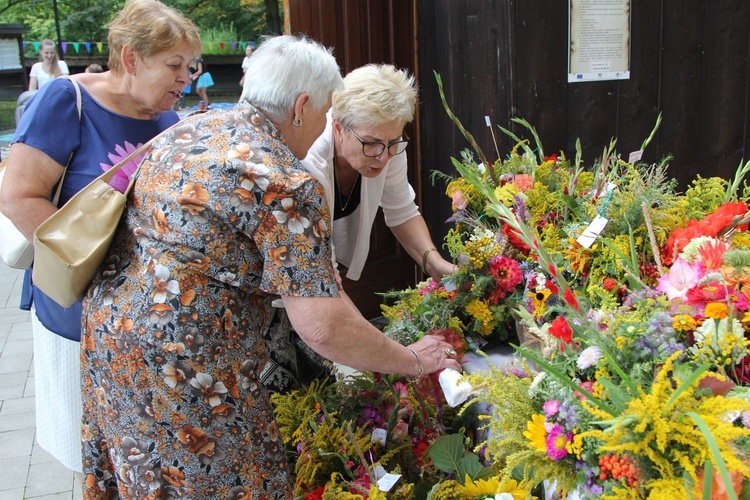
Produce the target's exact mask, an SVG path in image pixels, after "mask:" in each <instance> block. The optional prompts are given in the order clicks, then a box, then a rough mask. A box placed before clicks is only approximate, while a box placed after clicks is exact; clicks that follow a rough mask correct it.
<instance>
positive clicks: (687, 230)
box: [662, 201, 748, 265]
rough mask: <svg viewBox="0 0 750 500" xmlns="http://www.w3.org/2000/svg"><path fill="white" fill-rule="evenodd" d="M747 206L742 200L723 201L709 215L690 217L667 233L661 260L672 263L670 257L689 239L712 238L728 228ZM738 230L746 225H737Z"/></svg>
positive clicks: (741, 229) (745, 210) (745, 227)
mask: <svg viewBox="0 0 750 500" xmlns="http://www.w3.org/2000/svg"><path fill="white" fill-rule="evenodd" d="M747 210H748V206H747V204H745V203H744V202H741V201H735V202H729V203H724V204H723V205H722V206H720V207H719V208H717V209H716V211H715V212H714V213H712V214H710V215H707V216H705V217H704V218H703V219H702V220H700V221H697V220H695V219H691V220H690V221H689V222H688V225H687V227H684V228H679V227H678V228H677V229H675V230H674V231H672V234H670V235H669V239H667V243H666V245H665V246H664V250H663V252H662V253H663V261H664V263H665V264H666V265H670V264H672V259H673V257H674V256H675V255H678V254H679V253H680V252H682V250H683V249H684V248H685V245H687V244H688V243H689V242H690V240H692V239H693V238H697V237H698V236H710V237H712V238H714V237H716V236H718V234H719V233H720V232H721V231H723V230H724V229H726V228H728V227H729V226H730V225H731V224H732V223H733V222H734V220H735V218H736V217H741V216H743V215H745V214H746V213H747ZM737 229H738V230H740V231H746V230H747V225H746V224H743V225H741V226H737Z"/></svg>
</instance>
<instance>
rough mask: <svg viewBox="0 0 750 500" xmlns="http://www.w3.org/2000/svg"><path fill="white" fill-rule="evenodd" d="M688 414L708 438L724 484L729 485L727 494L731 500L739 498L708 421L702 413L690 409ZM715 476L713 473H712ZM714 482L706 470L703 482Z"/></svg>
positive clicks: (715, 463)
mask: <svg viewBox="0 0 750 500" xmlns="http://www.w3.org/2000/svg"><path fill="white" fill-rule="evenodd" d="M686 415H687V416H688V417H690V418H692V419H693V422H695V425H697V426H698V428H699V429H700V431H701V432H702V433H703V437H704V438H705V439H706V444H708V449H709V450H710V451H711V456H713V457H714V465H716V468H717V469H719V474H721V478H722V479H723V480H724V484H725V485H727V496H728V497H729V500H737V495H736V493H735V492H734V488H733V487H732V480H731V478H730V477H729V471H728V470H727V464H726V463H724V458H722V456H721V451H720V450H719V446H718V445H717V444H716V439H714V435H713V434H711V429H709V427H708V425H707V424H706V422H704V421H703V419H702V418H701V416H700V415H698V414H697V413H695V412H693V411H689V412H687V413H686ZM711 477H713V474H712V475H711ZM708 481H711V482H713V480H712V479H707V478H706V477H705V472H704V476H703V482H704V483H705V482H708Z"/></svg>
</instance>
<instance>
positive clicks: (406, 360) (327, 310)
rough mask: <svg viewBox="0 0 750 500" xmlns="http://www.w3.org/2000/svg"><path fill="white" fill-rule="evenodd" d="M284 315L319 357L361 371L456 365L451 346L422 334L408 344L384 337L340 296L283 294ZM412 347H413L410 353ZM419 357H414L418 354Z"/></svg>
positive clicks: (405, 370)
mask: <svg viewBox="0 0 750 500" xmlns="http://www.w3.org/2000/svg"><path fill="white" fill-rule="evenodd" d="M282 299H283V300H284V307H286V310H287V314H288V315H289V320H290V321H291V323H292V326H294V329H295V331H296V332H297V333H298V334H299V336H300V337H301V338H302V340H304V341H305V343H307V345H309V346H310V347H311V348H312V349H313V350H314V351H315V352H317V353H318V354H320V355H321V356H323V357H325V358H327V359H329V360H331V361H334V362H336V363H341V364H343V365H346V366H349V367H351V368H354V369H355V370H360V371H378V372H381V373H401V374H405V375H418V374H419V372H420V364H421V366H422V374H423V375H426V374H428V373H432V372H435V371H437V370H440V369H443V368H453V369H455V370H459V371H460V370H461V364H460V363H459V362H458V361H457V360H456V359H455V358H454V357H451V356H449V354H448V353H449V349H450V348H451V345H450V344H449V343H448V342H445V340H444V339H443V338H442V337H440V336H436V335H425V336H424V337H422V338H421V339H420V340H419V341H417V342H415V343H414V344H412V345H411V346H409V347H404V346H402V345H401V344H399V343H398V342H396V341H394V340H392V339H390V338H388V337H387V336H386V335H385V334H383V333H382V332H381V331H380V330H378V329H377V328H375V327H374V326H372V325H371V324H370V322H369V321H367V320H366V319H365V318H364V317H362V315H361V314H360V313H359V311H357V309H356V307H355V306H354V304H352V302H351V301H350V300H348V298H347V297H346V296H345V295H342V297H293V296H288V295H285V296H282ZM409 348H411V349H412V350H413V351H414V352H412V351H411V350H410V349H409ZM417 358H419V359H417Z"/></svg>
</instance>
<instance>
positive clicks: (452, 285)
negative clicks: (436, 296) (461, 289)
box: [441, 276, 457, 292]
mask: <svg viewBox="0 0 750 500" xmlns="http://www.w3.org/2000/svg"><path fill="white" fill-rule="evenodd" d="M441 284H442V285H443V288H445V291H446V292H452V291H454V290H455V289H456V288H457V287H456V277H455V276H446V277H445V278H443V281H441Z"/></svg>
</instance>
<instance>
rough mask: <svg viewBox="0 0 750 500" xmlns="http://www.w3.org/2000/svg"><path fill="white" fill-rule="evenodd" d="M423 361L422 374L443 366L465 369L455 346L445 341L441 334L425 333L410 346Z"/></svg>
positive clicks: (459, 369)
mask: <svg viewBox="0 0 750 500" xmlns="http://www.w3.org/2000/svg"><path fill="white" fill-rule="evenodd" d="M409 347H410V348H411V349H413V350H414V351H415V352H416V353H417V354H418V355H419V358H420V360H421V362H422V367H423V372H422V375H427V374H430V373H433V372H436V371H438V370H442V369H443V368H453V369H454V370H458V371H459V372H460V371H463V369H462V368H461V363H459V362H458V359H456V357H457V353H456V351H455V349H453V346H452V345H451V344H449V343H448V342H446V341H445V339H444V338H443V337H442V336H441V335H425V336H424V337H422V338H421V339H419V340H418V341H416V342H415V343H413V344H412V345H410V346H409Z"/></svg>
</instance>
